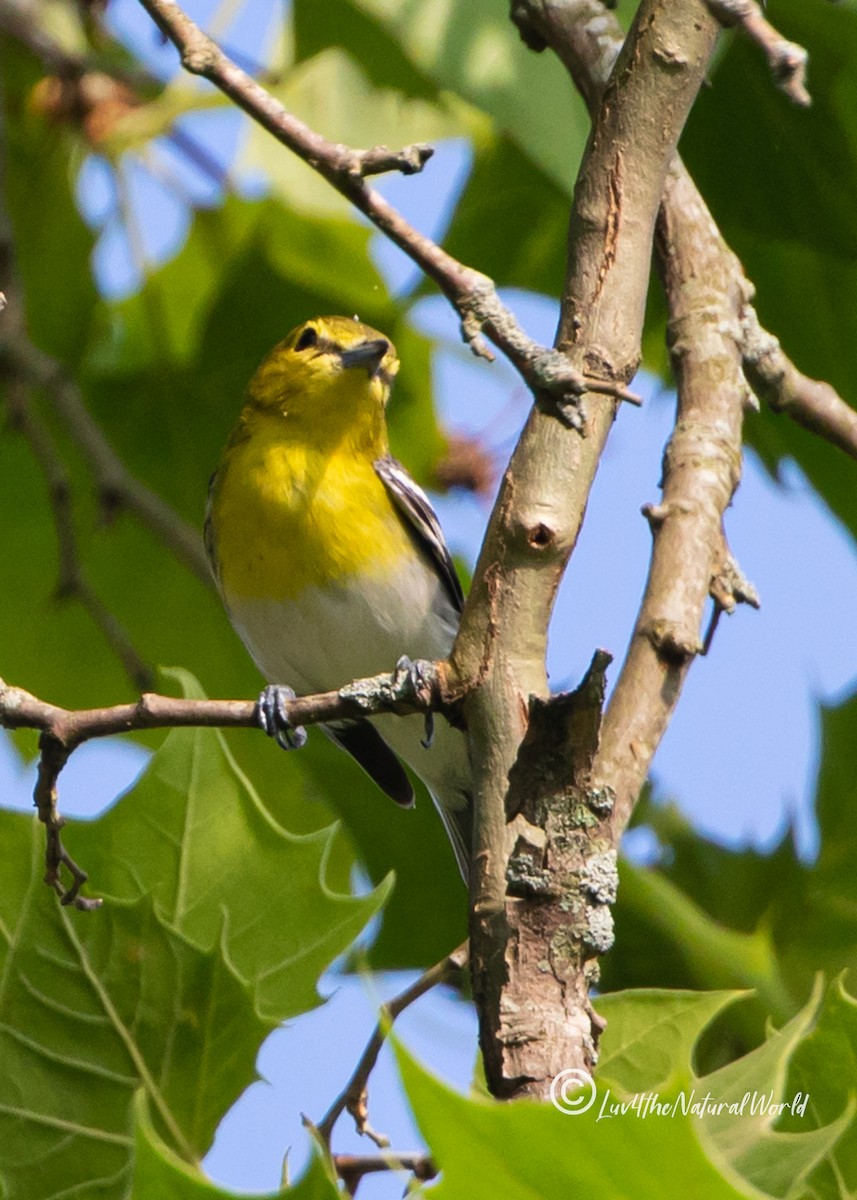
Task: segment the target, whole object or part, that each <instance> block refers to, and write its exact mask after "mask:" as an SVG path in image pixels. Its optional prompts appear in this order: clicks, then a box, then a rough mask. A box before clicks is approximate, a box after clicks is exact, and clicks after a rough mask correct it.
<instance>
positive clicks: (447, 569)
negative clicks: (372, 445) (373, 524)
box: [373, 454, 464, 613]
mask: <svg viewBox="0 0 857 1200" xmlns="http://www.w3.org/2000/svg"><path fill="white" fill-rule="evenodd" d="M373 466H374V468H375V472H376V474H377V475H378V478H379V479H380V480H381V482H382V483H383V485H384V487H385V488H386V489H387V493H388V495H389V497H390V499H391V500H392V501H393V504H395V506H396V508H397V509H398V510H399V515H400V516H401V517H402V519H403V521H404V523H405V526H406V527H407V530H408V532H409V533H410V534H411V536H412V537H413V539H414V541H415V542H416V543H417V545H418V546H419V548H420V549H421V550H422V551H423V553H424V554H425V555H426V556H427V557H428V559H429V561H430V562H431V564H432V565H433V566H434V568H435V569H436V571H437V573H438V575H439V577H440V580H441V582H442V583H443V586H444V589H445V591H446V595H447V597H448V599H449V601H450V603H451V604H452V607H453V609H454V610H455V612H456V613H460V612H461V610H462V608H463V607H464V593H463V592H462V590H461V583H460V581H459V578H458V575H457V573H456V570H455V564H454V563H453V561H452V556H451V555H450V553H449V550H448V549H447V545H446V541H445V540H444V536H443V530H442V529H441V527H440V521H438V519H437V516H436V515H435V511H434V509H433V508H432V506H431V503H430V501H429V498H428V496H427V495H426V494H425V492H424V491H423V489H422V488H421V487H419V485H418V484H416V483H414V481H413V479H411V477H410V475H409V474H408V472H407V471H406V470H405V468H404V467H403V466H402V464H401V463H400V462H397V461H396V459H395V458H393V457H392V456H391V455H389V454H387V455H385V456H384V458H379V459H378V460H377V461H376V462H375V463H373Z"/></svg>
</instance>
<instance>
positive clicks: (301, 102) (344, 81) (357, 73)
mask: <svg viewBox="0 0 857 1200" xmlns="http://www.w3.org/2000/svg"><path fill="white" fill-rule="evenodd" d="M325 17H326V19H328V14H327V13H326V14H325ZM269 90H270V91H271V92H272V94H273V95H274V96H276V98H277V99H278V100H279V101H280V102H281V103H282V104H283V106H284V107H285V108H286V109H287V110H288V111H289V112H290V113H293V114H294V115H295V116H297V117H298V118H300V120H302V121H304V122H305V123H306V124H307V125H309V127H310V128H311V129H314V130H316V131H317V132H319V133H320V134H322V135H323V136H324V137H325V138H327V140H328V141H331V142H341V143H343V144H344V145H346V146H352V147H354V148H355V149H367V148H368V147H370V146H377V145H385V146H389V147H391V149H401V148H402V147H404V146H408V145H410V144H411V143H413V142H435V141H439V140H441V139H443V138H450V137H458V136H460V135H461V134H462V133H464V132H466V130H467V128H468V122H467V121H466V119H465V111H464V106H463V105H461V104H458V105H456V106H453V105H451V104H450V103H449V102H448V100H443V99H441V98H436V99H435V100H433V101H432V102H429V101H427V100H425V99H413V98H410V99H409V98H408V97H407V96H405V95H404V94H403V93H402V92H400V91H397V90H395V89H394V87H392V86H391V82H390V81H387V82H386V84H385V85H384V86H383V87H378V86H376V85H374V84H373V83H372V82H370V80H369V79H368V78H367V75H366V73H365V72H364V70H363V69H362V64H361V65H358V64H357V63H356V62H355V61H354V59H353V58H352V56H351V54H350V53H347V52H346V51H345V50H344V49H340V48H339V47H338V46H331V47H329V48H327V49H325V50H322V51H321V52H320V53H318V54H317V55H315V56H314V57H313V58H311V59H310V60H308V61H306V62H303V63H301V64H300V65H299V66H297V67H295V68H293V70H291V71H290V72H289V73H288V76H287V77H286V79H285V80H284V82H283V83H282V84H279V85H275V86H273V87H271V88H269ZM237 168H238V170H239V171H241V172H245V171H249V172H251V173H253V174H254V175H259V176H261V177H262V178H263V179H265V180H266V182H267V184H268V185H269V186H270V187H271V188H272V189H273V191H274V192H275V193H276V194H279V195H280V196H282V197H283V198H284V199H285V200H287V201H288V203H289V204H291V205H293V206H294V207H295V208H296V209H298V210H299V211H301V212H304V213H307V214H314V215H320V214H330V215H336V216H342V215H343V214H349V213H350V214H352V215H353V209H352V208H351V206H350V204H349V203H348V201H347V200H346V199H345V198H344V197H343V196H341V195H340V194H339V193H338V192H337V191H336V190H335V189H334V188H332V187H331V186H330V184H329V183H327V182H326V181H325V180H324V179H322V177H321V176H320V175H318V174H316V173H315V172H312V171H310V170H309V169H308V168H307V165H306V164H305V163H304V162H303V161H302V160H301V159H300V158H298V157H297V156H296V155H294V154H293V153H292V152H291V151H290V150H287V149H286V148H285V147H284V146H279V145H277V144H276V142H275V141H274V140H273V139H272V137H271V135H270V134H269V133H267V132H266V131H265V130H264V129H262V128H261V126H259V125H257V124H255V123H251V124H250V125H248V128H247V133H246V137H245V139H244V144H243V147H242V149H241V151H240V153H239V156H238V161H237ZM425 171H426V172H429V173H430V172H431V163H429V164H428V165H427V166H426V167H425Z"/></svg>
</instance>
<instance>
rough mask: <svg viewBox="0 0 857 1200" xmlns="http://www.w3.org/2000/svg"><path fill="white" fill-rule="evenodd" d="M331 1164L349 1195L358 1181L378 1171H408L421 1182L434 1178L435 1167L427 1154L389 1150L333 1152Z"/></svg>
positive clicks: (357, 1184) (435, 1173)
mask: <svg viewBox="0 0 857 1200" xmlns="http://www.w3.org/2000/svg"><path fill="white" fill-rule="evenodd" d="M333 1166H334V1169H335V1171H336V1174H337V1175H338V1176H339V1178H340V1179H341V1180H342V1182H343V1183H344V1184H345V1189H346V1191H347V1192H348V1194H349V1196H354V1195H355V1194H356V1192H357V1188H358V1187H359V1186H360V1182H361V1180H362V1179H364V1178H365V1177H366V1176H367V1175H376V1174H378V1172H379V1171H409V1172H410V1173H411V1174H412V1175H413V1177H414V1179H415V1180H417V1181H418V1182H420V1183H423V1182H425V1181H427V1180H429V1179H434V1178H435V1176H436V1175H437V1167H436V1166H435V1165H434V1163H433V1161H432V1160H431V1158H429V1156H428V1155H427V1154H420V1153H419V1151H415V1152H413V1153H401V1152H399V1151H391V1152H390V1153H389V1154H334V1155H333ZM406 1193H407V1189H406Z"/></svg>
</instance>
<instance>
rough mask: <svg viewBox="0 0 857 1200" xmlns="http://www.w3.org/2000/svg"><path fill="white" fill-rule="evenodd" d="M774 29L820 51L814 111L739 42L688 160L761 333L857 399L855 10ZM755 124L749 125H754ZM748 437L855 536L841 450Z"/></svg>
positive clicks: (711, 91) (693, 121)
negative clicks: (800, 479) (806, 482)
mask: <svg viewBox="0 0 857 1200" xmlns="http://www.w3.org/2000/svg"><path fill="white" fill-rule="evenodd" d="M773 19H774V21H775V23H776V25H777V28H778V29H779V30H780V32H781V33H782V34H783V36H784V37H787V38H789V39H791V40H794V41H796V42H798V43H799V44H801V45H804V46H806V47H807V48H808V49H809V53H810V67H809V88H810V91H811V93H812V106H811V107H810V108H805V109H804V108H798V107H797V106H795V105H793V104H790V103H789V101H788V100H787V98H786V97H785V96H784V95H783V94H782V92H780V91H778V90H777V89H776V88H775V87H774V86H773V85H772V83H771V80H770V77H769V73H768V71H767V69H766V65H765V63H764V61H763V59H762V56H761V54H760V52H759V49H758V47H757V46H755V45H753V44H751V43H750V41H749V40H748V39H746V38H744V37H739V36H736V37H734V38H733V39H732V40H731V42H730V45H729V49H728V52H727V53H725V54H724V55H722V57H721V58H720V60H719V65H718V66H717V69H716V72H715V74H714V77H713V81H712V82H713V86H712V87H711V88H708V89H703V91H702V92H701V93H700V95H699V99H698V102H697V104H696V105H695V106H694V109H693V112H692V114H691V117H690V120H689V122H688V127H687V130H686V132H685V135H684V137H683V139H682V144H681V149H682V153H683V155H684V157H685V159H686V161H687V163H688V166H689V167H690V169H691V172H692V174H693V175H694V178H695V179H696V181H697V183H698V184H699V186H700V189H701V191H702V194H703V195H704V196H705V198H706V201H707V202H708V204H709V206H710V207H711V209H712V212H713V213H714V216H715V219H716V220H717V222H718V224H719V225H720V228H721V229H722V231H723V233H724V235H725V236H726V238H727V240H728V241H729V243H730V244H731V245H732V247H733V249H734V250H735V251H736V253H737V254H738V255H739V257H740V258H741V259H742V261H743V262H744V265H745V267H746V269H747V272H748V274H749V277H750V279H751V280H752V281H753V282H754V284H755V285H756V290H757V297H756V304H757V307H758V310H759V315H760V317H761V320H762V322H763V324H765V325H766V326H767V327H768V328H769V329H770V330H771V332H772V333H774V334H776V336H777V337H778V338H779V339H780V341H781V342H782V345H783V347H784V349H785V351H786V353H787V354H788V355H789V356H790V357H791V358H793V359H794V361H795V362H796V363H797V365H798V366H799V367H800V368H801V370H803V371H805V372H806V373H807V374H808V375H811V376H813V377H815V378H820V379H827V380H829V381H830V382H831V383H832V384H833V385H834V386H835V387H836V388H837V389H838V390H839V391H840V393H841V394H842V395H843V396H844V397H845V399H846V400H847V401H849V402H851V403H852V404H853V403H855V398H856V397H857V392H855V388H854V380H855V378H857V354H855V346H857V221H855V209H854V196H855V194H857V71H855V66H854V64H855V62H857V12H855V11H854V9H853V7H852V8H846V7H844V6H841V5H840V6H836V7H834V6H832V5H830V6H828V5H812V6H807V5H806V4H804V3H802V0H778V2H777V5H776V11H775V14H774V17H773ZM749 113H752V114H753V117H752V120H749V119H748V114H749ZM748 437H749V440H750V442H751V444H752V445H753V446H755V447H756V448H757V449H758V450H759V452H760V453H761V455H762V457H763V459H764V461H765V462H766V463H767V465H768V466H769V467H770V468H771V469H773V468H774V467H775V465H776V463H777V462H778V461H779V459H780V458H781V457H783V456H790V457H793V458H795V459H796V460H797V462H798V463H799V464H800V465H801V467H802V468H803V470H804V471H805V472H806V474H807V475H808V477H809V479H810V480H811V482H812V484H813V486H814V487H816V488H817V489H818V491H819V492H820V493H821V495H822V496H823V497H824V499H825V500H826V501H827V503H828V504H829V505H830V507H831V508H832V509H833V511H834V512H835V513H836V514H837V515H838V516H839V517H840V518H841V519H842V520H843V521H844V522H845V523H846V524H847V525H848V527H849V528H850V529H851V531H852V533H855V532H857V508H856V507H855V505H854V492H853V488H852V487H851V486H850V484H849V476H850V472H848V471H846V470H845V469H843V468H844V460H843V462H840V461H839V460H838V458H837V457H836V452H834V451H833V450H832V449H831V447H829V446H827V445H825V444H824V443H823V442H822V441H821V440H820V439H819V438H816V437H813V436H812V435H810V434H808V433H806V432H805V431H804V430H801V429H800V428H799V427H797V426H796V425H794V424H793V423H792V422H791V421H789V420H788V419H787V418H785V417H782V416H779V417H778V416H775V415H774V414H772V413H770V412H765V413H763V414H762V416H761V417H759V418H753V419H751V420H750V421H749V422H748Z"/></svg>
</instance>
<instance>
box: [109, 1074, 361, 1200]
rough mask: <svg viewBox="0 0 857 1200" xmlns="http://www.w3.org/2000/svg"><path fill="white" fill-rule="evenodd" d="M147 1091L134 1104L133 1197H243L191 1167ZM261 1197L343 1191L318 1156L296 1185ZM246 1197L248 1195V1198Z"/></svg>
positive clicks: (297, 1199)
mask: <svg viewBox="0 0 857 1200" xmlns="http://www.w3.org/2000/svg"><path fill="white" fill-rule="evenodd" d="M149 1109H150V1105H149V1103H148V1102H147V1099H146V1095H145V1093H142V1092H140V1093H138V1094H137V1097H136V1100H135V1104H134V1117H135V1127H134V1174H133V1183H132V1186H131V1193H130V1200H241V1197H239V1196H238V1195H237V1194H236V1193H235V1192H227V1191H224V1190H223V1189H221V1188H219V1187H218V1186H217V1185H216V1184H214V1183H212V1182H211V1181H210V1180H208V1179H206V1178H205V1176H204V1175H202V1173H201V1172H200V1171H198V1170H197V1169H196V1168H194V1167H191V1166H188V1164H187V1163H185V1162H183V1161H182V1159H180V1158H179V1156H178V1155H177V1154H175V1153H174V1152H173V1151H172V1150H171V1149H170V1147H169V1146H168V1145H167V1144H166V1143H165V1142H164V1141H163V1139H162V1138H161V1137H159V1135H158V1131H157V1129H156V1127H155V1123H154V1121H153V1120H152V1118H151V1115H150V1111H149ZM254 1195H255V1196H258V1200H279V1198H280V1197H283V1198H285V1197H291V1198H292V1200H337V1198H338V1197H341V1195H342V1193H341V1192H340V1191H339V1190H338V1189H337V1187H336V1185H335V1184H334V1183H332V1182H331V1180H330V1179H329V1178H328V1176H327V1173H326V1171H325V1168H324V1166H323V1165H322V1163H321V1161H320V1160H319V1159H318V1158H314V1159H313V1161H312V1162H311V1164H310V1167H309V1170H308V1171H307V1173H306V1175H304V1177H303V1178H302V1179H301V1180H300V1182H299V1183H297V1184H296V1185H295V1186H294V1187H288V1188H283V1189H282V1190H281V1191H279V1192H269V1193H267V1195H266V1196H264V1197H263V1196H259V1194H258V1193H254ZM245 1200H247V1198H246V1197H245Z"/></svg>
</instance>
